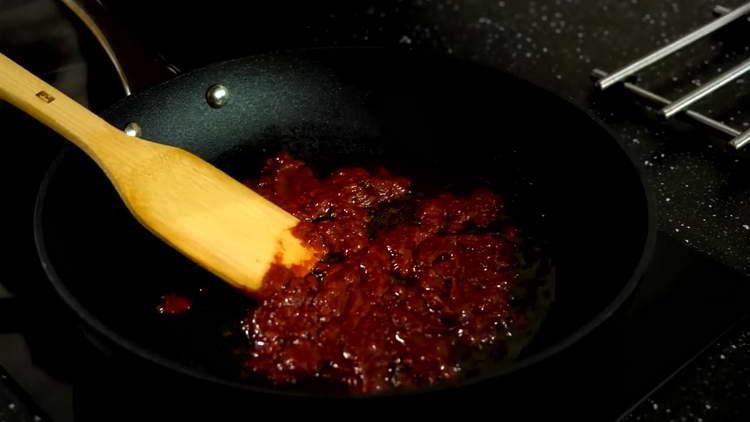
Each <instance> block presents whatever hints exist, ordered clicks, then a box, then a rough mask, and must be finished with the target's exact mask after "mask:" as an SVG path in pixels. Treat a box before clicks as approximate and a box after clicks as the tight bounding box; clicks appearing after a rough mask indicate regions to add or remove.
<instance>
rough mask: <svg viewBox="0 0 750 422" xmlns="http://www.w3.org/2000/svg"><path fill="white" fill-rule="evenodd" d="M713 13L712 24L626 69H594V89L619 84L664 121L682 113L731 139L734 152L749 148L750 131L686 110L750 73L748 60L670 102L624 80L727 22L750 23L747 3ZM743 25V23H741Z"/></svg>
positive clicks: (727, 23) (749, 6) (718, 9)
mask: <svg viewBox="0 0 750 422" xmlns="http://www.w3.org/2000/svg"><path fill="white" fill-rule="evenodd" d="M714 13H716V14H717V15H719V17H717V18H716V19H715V20H713V21H712V22H709V23H708V24H706V25H704V26H702V27H700V28H698V29H696V30H694V31H693V32H690V33H689V34H687V35H685V36H683V37H681V38H679V39H678V40H676V41H673V42H672V43H670V44H668V45H665V46H664V47H661V48H659V49H658V50H656V51H654V52H652V53H650V54H648V55H646V56H644V57H642V58H640V59H638V60H636V61H634V62H632V63H630V64H628V65H627V66H624V67H622V68H621V69H618V70H617V71H615V72H612V73H607V72H605V71H603V70H600V69H594V71H593V76H594V77H595V78H596V79H597V81H596V86H597V87H598V88H599V89H602V90H605V89H607V88H610V87H612V86H615V85H617V84H619V83H622V84H623V86H624V87H625V89H627V90H628V91H630V92H632V93H634V94H636V95H638V96H639V97H641V98H644V99H646V100H649V101H651V102H653V103H655V104H657V105H660V106H662V107H663V108H662V109H661V114H662V115H663V116H664V117H665V118H667V119H668V118H671V117H673V116H676V115H678V114H681V113H683V112H684V113H685V115H686V116H687V117H689V118H690V119H692V120H694V121H696V122H698V123H700V124H702V125H705V126H708V127H710V128H712V129H715V130H717V131H719V132H722V133H725V134H727V135H729V136H731V137H732V140H731V141H730V142H729V144H730V145H731V146H732V147H734V148H735V149H740V148H742V147H744V146H747V145H750V130H746V131H745V132H742V131H740V130H738V129H735V128H733V127H731V126H728V125H726V124H724V123H722V122H719V121H717V120H715V119H712V118H711V117H708V116H706V115H704V114H701V113H698V112H696V111H693V110H689V109H688V107H690V106H691V105H693V104H695V103H696V102H698V101H700V100H701V99H703V98H705V97H707V96H709V95H710V94H711V93H713V92H715V91H716V90H718V89H719V88H721V87H723V86H724V85H726V84H728V83H730V82H732V81H734V80H735V79H737V78H739V77H741V76H742V75H744V74H745V73H748V72H750V58H748V59H747V60H745V61H743V62H742V63H740V64H738V65H737V66H735V67H733V68H731V69H729V70H728V71H726V72H724V73H722V74H721V75H719V76H717V77H716V78H714V79H712V80H710V81H709V82H707V83H706V84H704V85H702V86H700V87H698V88H696V89H695V90H693V91H691V92H689V93H687V94H685V95H684V96H682V97H681V98H679V99H677V100H675V101H671V100H669V99H667V98H664V97H662V96H660V95H658V94H655V93H653V92H651V91H648V90H646V89H645V88H643V87H640V86H638V85H636V84H634V83H630V82H626V79H627V78H628V77H630V76H632V75H634V74H636V73H637V72H639V71H641V70H643V69H645V68H646V67H648V66H650V65H652V64H654V63H656V62H658V61H660V60H662V59H664V58H665V57H667V56H669V55H670V54H672V53H674V52H676V51H678V50H680V49H682V48H684V47H686V46H688V45H690V44H692V43H693V42H695V41H697V40H699V39H701V38H703V37H705V36H707V35H709V34H711V33H713V32H714V31H716V30H718V29H720V28H722V27H724V26H726V25H729V24H730V23H733V22H735V21H738V20H740V19H743V18H745V17H747V20H748V22H750V3H746V4H744V5H742V6H739V7H737V8H736V9H729V8H727V7H723V6H716V7H715V8H714ZM742 24H746V23H745V22H742ZM748 38H749V39H750V36H748Z"/></svg>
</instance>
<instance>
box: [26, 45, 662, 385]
mask: <svg viewBox="0 0 750 422" xmlns="http://www.w3.org/2000/svg"><path fill="white" fill-rule="evenodd" d="M345 49H359V50H365V49H375V48H357V47H354V48H345ZM310 50H318V51H320V50H341V48H320V49H307V50H304V51H310ZM375 50H377V49H375ZM381 50H382V49H381ZM297 52H298V51H288V52H284V53H283V54H282V55H290V56H292V55H293V54H294V53H297ZM270 55H276V54H274V53H266V54H258V55H253V56H248V57H244V58H239V59H233V60H227V61H223V62H219V63H214V64H211V65H208V66H205V67H201V68H198V69H195V70H192V71H190V72H187V73H185V74H182V75H180V76H178V77H176V78H173V79H171V80H169V81H167V82H164V84H166V83H171V82H172V81H174V80H176V79H181V78H183V77H188V76H190V75H194V74H197V73H200V72H203V71H205V70H206V69H212V68H218V67H220V66H225V65H227V64H228V63H232V62H241V61H243V60H247V59H258V58H262V57H264V56H266V57H267V56H270ZM493 71H495V72H498V74H500V75H503V76H504V77H507V78H511V79H514V80H516V81H518V82H520V83H523V84H524V85H525V86H526V87H527V88H528V89H533V90H537V91H541V92H543V93H544V94H545V95H547V96H549V97H550V98H553V99H556V101H558V102H561V103H563V104H566V105H567V106H569V107H572V108H574V109H575V110H576V111H577V112H578V113H580V114H581V116H582V117H583V116H585V117H586V118H588V119H589V120H590V121H591V122H592V123H593V124H595V125H596V126H598V127H599V129H601V130H602V131H603V132H604V133H606V134H607V135H608V136H609V137H610V141H611V142H615V143H616V144H617V145H618V147H619V148H620V150H621V151H622V152H623V153H624V154H625V156H626V157H627V158H628V160H629V161H630V164H631V165H632V167H633V170H635V173H636V175H637V176H638V180H639V184H640V187H641V189H642V191H643V197H644V199H645V202H646V210H645V211H646V220H647V221H646V236H645V239H644V244H643V248H642V250H641V255H640V258H639V259H638V263H637V264H636V265H635V266H634V267H633V271H632V272H631V274H630V275H629V277H628V278H627V282H626V283H625V284H624V285H623V287H622V288H621V289H620V290H619V293H618V294H617V295H616V296H615V297H614V298H613V299H612V300H611V301H610V302H609V303H608V304H607V305H606V306H605V307H604V308H603V309H602V310H601V311H599V312H598V313H597V314H596V315H595V316H594V317H593V318H591V319H589V320H588V321H587V322H586V323H585V324H582V325H581V326H579V327H578V328H577V329H575V331H574V332H573V333H572V334H570V335H568V336H567V337H565V338H564V339H562V340H560V341H558V342H557V343H555V344H553V345H552V346H550V347H547V348H545V349H543V350H542V351H540V352H538V353H536V354H534V355H531V356H529V357H527V358H524V359H521V360H519V361H518V362H515V363H514V364H513V365H510V366H508V367H505V368H500V369H497V370H493V371H488V372H487V373H484V374H482V375H480V376H477V377H471V378H468V379H465V380H459V381H457V382H451V383H445V384H439V385H435V386H431V387H427V388H421V389H414V390H394V391H386V392H379V393H372V394H325V395H321V394H314V393H305V392H297V391H286V390H282V389H274V388H269V387H261V386H256V385H251V384H247V383H242V382H238V381H230V380H227V379H224V378H221V377H217V376H215V375H211V374H208V373H206V372H204V371H201V370H198V369H195V368H191V367H188V366H187V365H184V364H181V363H179V362H176V361H173V360H171V359H168V358H165V357H163V356H160V355H159V354H157V353H155V352H152V351H150V350H148V349H147V348H146V347H143V346H141V345H139V344H136V343H135V342H133V341H131V340H129V339H127V338H125V337H123V336H121V335H120V334H118V333H117V332H116V331H115V330H113V329H111V328H109V327H108V326H107V325H106V324H104V323H103V322H102V321H101V320H99V319H98V318H97V317H96V316H94V315H93V314H92V313H91V312H89V311H88V310H87V309H86V308H85V307H84V306H83V305H82V304H81V303H80V302H79V301H78V300H77V299H76V298H75V296H74V295H73V293H72V292H71V291H70V290H69V289H68V288H67V287H66V286H65V283H64V282H63V280H62V278H61V277H60V275H59V274H58V273H57V270H56V269H55V267H54V265H53V264H52V261H51V260H50V257H49V254H48V251H47V246H46V242H45V239H44V230H43V227H42V226H43V224H42V220H43V215H44V209H45V202H46V201H45V198H46V196H47V191H48V188H49V185H50V183H51V182H52V178H53V177H54V175H55V173H56V172H57V169H58V168H59V167H60V165H61V164H62V163H63V161H64V159H65V156H66V155H67V154H68V153H69V151H71V150H72V149H73V147H72V146H70V145H65V147H63V148H62V150H61V151H60V152H59V153H58V155H57V156H56V157H55V159H54V160H53V162H52V163H51V164H50V166H49V168H48V169H47V171H46V173H45V175H44V178H43V179H42V183H41V184H40V187H39V190H38V192H37V195H36V199H35V205H34V242H35V246H36V249H37V254H38V255H39V259H40V262H41V265H42V268H43V270H44V272H45V274H46V275H47V278H48V279H49V280H50V282H51V283H52V285H53V287H54V289H55V291H56V292H57V293H58V294H59V295H60V297H61V298H62V299H63V301H64V302H65V303H66V305H67V306H69V307H70V308H71V309H72V310H73V311H74V312H75V313H76V314H77V316H78V317H79V318H80V319H82V320H83V321H84V323H85V324H86V325H87V326H88V327H90V328H92V329H94V331H95V332H96V333H97V334H98V335H102V336H103V337H104V338H106V339H108V340H109V341H110V342H111V343H113V344H114V345H116V346H117V348H118V349H122V350H124V351H126V352H128V353H130V354H132V355H134V356H137V357H138V358H140V359H143V360H145V361H147V362H151V363H153V364H156V365H158V366H161V367H164V368H166V369H169V370H171V371H174V372H176V373H178V374H181V375H184V376H188V377H190V378H194V379H197V380H200V381H204V382H210V383H214V384H217V385H220V386H224V387H230V388H233V389H239V390H244V391H248V392H255V393H262V394H268V395H272V396H280V397H289V398H318V399H332V398H334V399H335V398H338V399H342V398H345V399H356V400H371V399H381V398H388V397H394V396H397V397H408V396H423V395H428V394H431V393H437V392H440V391H445V390H452V389H460V388H463V387H468V386H472V385H476V384H479V383H482V382H485V381H487V380H490V379H496V378H500V377H504V376H507V375H510V374H512V373H516V372H518V371H521V370H524V369H525V368H529V367H532V366H534V365H536V364H538V363H540V362H542V361H544V360H546V359H548V358H550V357H552V356H555V355H558V354H559V353H560V352H562V351H564V350H565V349H568V348H569V347H571V346H572V345H574V344H575V343H578V342H579V341H580V340H582V339H583V338H584V337H586V336H588V335H589V334H591V333H592V332H593V331H594V330H595V329H596V328H597V327H599V326H600V325H602V324H603V323H604V322H605V321H607V320H609V319H610V317H611V316H612V315H613V314H614V313H615V312H616V311H617V310H618V309H619V308H620V307H621V306H622V305H623V304H624V303H625V301H626V300H627V299H628V298H629V297H630V296H631V295H632V293H633V292H634V291H635V289H636V288H637V287H638V284H639V283H640V280H641V279H642V278H643V275H644V273H645V271H646V268H647V266H648V265H649V263H650V261H651V258H652V257H653V254H654V249H655V246H656V235H657V233H656V199H655V195H654V192H653V189H652V188H651V187H650V186H649V185H648V183H647V182H646V177H645V174H644V171H643V167H642V166H641V165H640V164H639V161H638V160H637V159H636V157H635V156H634V153H633V152H632V151H630V150H628V149H627V148H626V146H625V144H624V143H623V142H622V141H621V139H620V137H619V136H617V135H616V134H615V133H614V132H613V131H612V130H611V129H610V128H609V127H607V126H606V125H605V124H604V123H603V122H602V121H601V119H599V118H598V117H596V116H595V115H593V114H592V112H591V111H589V110H587V109H585V108H583V107H581V106H579V105H577V104H575V103H573V102H572V101H570V100H567V99H565V98H563V97H562V96H560V95H559V94H557V93H555V92H552V91H549V90H547V89H545V88H543V87H541V86H539V85H537V84H535V83H533V82H530V81H528V80H527V79H524V78H522V77H519V76H516V75H511V74H509V73H507V72H505V71H503V70H501V69H493ZM146 92H148V90H147V91H146ZM120 101H122V100H120ZM118 102H119V101H118ZM116 104H117V102H116V103H114V104H113V105H112V106H110V107H113V106H114V105H116Z"/></svg>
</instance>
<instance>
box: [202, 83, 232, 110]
mask: <svg viewBox="0 0 750 422" xmlns="http://www.w3.org/2000/svg"><path fill="white" fill-rule="evenodd" d="M206 101H208V105H210V106H211V107H213V108H221V107H224V106H225V105H226V103H227V101H229V90H228V89H227V87H225V86H224V85H222V84H216V85H212V86H211V87H210V88H208V91H206Z"/></svg>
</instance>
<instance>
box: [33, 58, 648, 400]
mask: <svg viewBox="0 0 750 422" xmlns="http://www.w3.org/2000/svg"><path fill="white" fill-rule="evenodd" d="M216 83H221V84H223V85H225V86H226V87H227V89H228V90H229V92H230V99H229V102H228V103H227V105H226V106H224V107H222V108H218V109H217V108H212V107H210V106H209V105H208V104H207V103H206V101H205V96H204V94H205V91H206V89H207V88H208V87H210V86H212V85H214V84H216ZM105 117H106V118H107V119H108V120H109V121H110V122H112V123H113V124H115V125H117V126H119V127H124V126H125V125H126V124H127V123H129V122H132V121H136V122H138V123H139V124H140V125H141V127H142V128H143V136H144V137H145V138H148V139H152V140H156V141H160V142H164V143H169V144H173V145H177V146H181V147H184V148H187V149H189V150H191V151H193V152H195V153H197V154H199V155H201V156H203V157H204V158H206V159H208V160H212V161H214V162H216V163H217V165H219V166H220V167H222V168H224V169H225V170H226V171H228V172H229V173H230V174H234V175H237V176H247V175H251V174H253V173H254V172H257V171H258V168H259V167H260V164H261V163H262V160H263V159H264V158H266V157H268V156H269V155H270V154H273V153H275V152H276V151H279V150H280V149H287V150H289V151H290V152H291V153H292V154H294V155H296V156H297V157H298V158H301V159H303V160H305V161H307V162H309V163H311V164H312V165H313V166H314V167H315V168H317V169H320V170H321V171H325V170H326V169H331V168H334V167H341V166H349V165H359V164H365V165H367V164H371V163H379V164H385V165H386V166H389V167H391V168H394V169H397V171H399V172H401V173H404V174H406V175H411V176H419V177H425V175H427V177H437V176H439V177H440V178H441V179H443V180H481V181H482V182H481V183H483V184H486V185H490V186H492V187H493V188H496V189H497V190H499V191H501V192H504V193H506V194H507V195H508V199H509V202H510V208H511V210H512V211H511V212H512V214H514V215H515V216H517V218H518V219H519V221H520V222H521V224H522V225H523V226H524V227H526V228H527V229H528V230H529V231H530V232H531V233H533V234H534V236H536V237H537V240H538V241H539V242H541V243H543V244H544V245H545V253H546V254H548V255H549V256H550V257H551V259H552V261H553V262H554V266H555V267H556V291H555V301H554V303H553V305H552V308H551V309H550V311H549V313H548V315H547V317H546V319H545V321H544V323H543V324H542V328H541V330H540V332H539V334H538V335H537V336H536V338H535V339H534V341H533V342H532V343H531V344H530V345H529V347H527V348H526V349H525V350H524V352H523V353H522V354H521V355H520V356H519V358H518V360H517V362H523V361H524V360H525V359H531V358H534V357H535V356H538V355H539V354H543V353H545V351H547V350H548V349H550V348H551V347H553V346H555V345H558V344H560V343H561V342H564V341H565V340H566V339H569V338H570V337H571V336H573V335H575V334H576V333H578V332H579V331H580V330H581V329H582V327H583V326H584V325H585V324H587V323H589V322H590V321H592V320H595V319H597V318H600V319H601V317H602V312H603V311H604V310H605V308H607V307H608V306H610V305H611V304H612V303H613V302H614V301H615V300H616V298H617V297H618V295H619V294H620V293H621V292H622V291H623V289H624V288H625V287H626V286H627V285H628V284H629V283H633V282H634V281H633V280H632V277H631V276H632V274H633V272H634V269H635V267H636V266H637V265H638V263H639V262H640V260H641V258H642V255H643V248H644V245H645V243H646V241H647V237H648V227H649V215H648V205H647V197H646V195H645V193H644V190H643V186H642V184H641V181H640V178H639V176H638V172H637V170H636V168H635V167H634V166H633V164H632V162H631V161H630V160H629V158H628V156H627V155H626V154H625V153H624V152H623V150H622V148H621V147H620V146H619V145H618V143H617V142H616V141H615V140H614V139H612V137H611V136H610V134H608V133H607V131H606V130H604V129H603V128H602V127H601V126H600V125H598V124H597V123H596V122H594V121H593V120H591V119H590V118H589V117H588V116H587V115H586V114H585V113H583V112H581V111H580V110H578V109H577V108H576V107H574V106H572V105H570V104H568V103H567V102H565V101H562V100H560V99H558V98H556V97H554V96H552V95H550V94H547V93H546V92H544V91H543V90H540V89H538V88H535V87H533V86H531V85H529V84H527V83H525V82H523V81H520V80H518V79H515V78H513V77H510V76H507V75H505V74H503V73H499V72H497V71H494V70H490V69H485V68H482V67H479V66H475V65H470V64H466V63H459V62H453V61H449V60H445V59H439V58H413V57H404V56H400V55H393V54H390V53H387V52H383V51H380V50H356V49H353V50H337V51H327V50H321V51H312V52H307V53H301V54H295V55H274V56H259V57H254V58H248V59H242V60H238V61H232V62H227V63H223V64H219V65H216V66H213V67H211V68H207V69H203V70H199V71H196V72H193V73H191V74H188V75H185V76H182V77H179V78H177V79H176V80H174V81H171V82H169V83H167V84H164V85H161V86H158V87H156V88H154V89H152V90H150V91H148V92H146V93H143V94H140V95H136V96H133V97H130V98H127V99H125V100H123V101H121V102H119V103H117V104H115V105H114V106H113V107H112V108H111V109H109V110H108V111H107V112H106V113H105ZM41 195H42V197H41V200H40V208H39V210H38V214H37V231H38V235H39V238H40V239H41V240H42V241H41V242H40V246H41V250H42V254H43V257H45V256H46V259H47V260H48V264H49V265H50V268H52V269H53V270H54V272H55V274H56V277H53V278H54V280H53V282H54V283H55V284H56V285H57V287H58V289H59V290H61V292H62V293H63V296H64V297H65V298H66V299H67V300H68V302H69V303H71V304H72V305H73V306H74V307H76V308H77V309H79V310H85V311H86V312H87V313H88V314H89V315H93V316H94V317H95V319H96V320H97V322H96V324H95V325H96V328H98V330H99V331H100V334H104V335H105V336H109V337H112V336H111V335H112V334H113V333H116V334H117V335H118V336H119V337H120V338H124V339H127V343H128V344H127V347H128V348H137V349H139V350H140V351H142V352H144V353H147V354H152V355H156V356H159V357H161V358H163V359H167V360H169V361H171V362H173V363H175V364H176V365H178V366H180V367H182V368H187V369H188V370H190V371H193V372H195V373H198V374H207V375H211V376H216V377H219V378H223V379H227V380H229V381H236V380H237V372H238V371H237V366H236V358H233V353H235V352H236V351H237V350H240V349H241V348H242V347H245V345H244V342H242V341H241V339H240V338H239V337H238V336H236V335H234V334H233V332H235V331H236V330H239V321H240V319H241V318H242V316H243V313H244V311H245V309H246V308H247V306H248V305H249V304H251V302H252V301H251V299H249V298H247V297H245V296H243V295H241V294H238V293H237V292H236V291H234V290H232V289H231V288H230V287H228V286H226V285H224V284H223V283H221V282H219V281H217V280H215V279H214V278H213V277H211V276H210V275H208V274H207V273H206V272H204V271H203V270H201V269H200V268H197V267H196V265H194V264H192V263H191V262H189V261H187V260H186V259H185V258H183V257H182V256H180V255H179V254H177V253H176V252H174V251H172V250H171V249H170V248H168V247H166V246H165V245H163V244H162V243H161V242H159V241H158V240H156V239H155V238H153V237H152V236H151V235H150V234H148V233H147V232H146V231H145V229H143V228H141V227H140V226H139V225H138V223H137V222H135V221H134V220H133V219H132V218H131V217H130V215H129V214H128V212H127V210H126V209H125V208H124V206H123V205H122V204H121V202H120V201H119V200H118V198H117V195H116V193H115V192H114V191H113V189H112V188H111V186H110V184H109V182H108V181H107V180H106V178H105V177H104V176H103V175H102V173H101V172H100V171H99V170H98V169H97V168H96V167H95V165H94V164H93V163H92V162H91V161H90V160H88V159H87V158H86V157H85V156H84V155H83V154H82V153H81V152H79V151H77V150H73V149H70V150H69V151H67V152H66V153H65V155H64V156H63V157H62V158H61V159H60V160H59V162H58V163H57V166H56V167H55V168H54V169H53V171H52V172H51V174H50V176H49V179H48V186H47V187H46V189H45V190H43V192H42V194H41ZM201 286H208V289H207V290H208V293H203V295H204V296H202V298H201V299H200V300H199V301H196V305H195V308H194V309H193V310H192V311H191V312H188V313H187V314H185V315H184V316H180V317H177V318H166V319H165V318H163V317H161V316H159V315H158V314H157V313H156V312H155V306H156V305H157V303H158V301H159V298H160V297H161V295H163V294H165V293H168V292H178V293H179V292H182V293H185V294H188V295H191V296H196V295H197V294H198V293H196V292H197V289H198V288H199V287H201ZM219 327H220V328H221V329H219ZM233 330H234V331H233ZM244 382H247V383H249V384H250V385H259V386H263V382H262V381H261V380H249V381H248V380H245V381H244Z"/></svg>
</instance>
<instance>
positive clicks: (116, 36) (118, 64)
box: [61, 0, 179, 95]
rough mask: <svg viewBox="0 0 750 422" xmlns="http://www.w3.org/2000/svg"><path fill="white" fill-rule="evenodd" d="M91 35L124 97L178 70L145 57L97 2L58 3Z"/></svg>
mask: <svg viewBox="0 0 750 422" xmlns="http://www.w3.org/2000/svg"><path fill="white" fill-rule="evenodd" d="M61 2H62V3H63V4H64V5H65V6H66V7H67V8H68V9H70V10H71V11H72V12H73V14H74V15H75V16H76V17H77V18H78V19H79V20H80V21H81V22H82V23H83V24H84V25H85V26H86V28H87V29H88V30H89V31H90V32H91V33H92V35H93V36H94V38H96V41H97V42H98V43H99V45H100V46H101V47H102V49H103V50H104V52H105V53H106V54H107V57H108V58H109V60H110V62H112V65H113V66H114V68H115V71H116V72H117V76H118V78H119V79H120V82H121V83H122V87H123V91H124V93H125V95H130V94H132V93H134V92H140V91H142V90H144V89H146V88H148V87H151V86H153V85H156V84H158V83H161V82H164V81H166V80H169V79H171V78H173V77H174V76H175V75H176V74H177V73H179V69H178V68H177V67H176V66H174V65H171V64H169V63H167V62H166V61H165V60H164V58H163V57H156V56H153V55H151V54H149V53H148V52H147V51H146V50H145V49H144V48H142V46H140V45H139V44H138V43H136V42H134V38H133V37H132V36H131V35H130V34H129V33H128V32H127V30H126V29H125V27H124V26H123V25H122V24H121V23H120V22H118V21H117V20H116V19H115V18H114V17H113V15H112V14H111V13H110V12H109V10H107V9H106V7H105V6H104V5H102V3H101V2H99V1H97V0H61Z"/></svg>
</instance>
